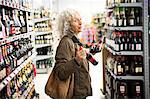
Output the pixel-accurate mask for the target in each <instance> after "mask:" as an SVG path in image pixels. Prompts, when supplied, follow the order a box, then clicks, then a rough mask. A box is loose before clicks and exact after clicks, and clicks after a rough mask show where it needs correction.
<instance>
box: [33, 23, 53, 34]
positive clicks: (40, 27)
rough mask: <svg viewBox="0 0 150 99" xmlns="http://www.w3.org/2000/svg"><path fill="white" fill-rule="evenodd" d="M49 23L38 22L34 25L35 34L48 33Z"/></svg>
mask: <svg viewBox="0 0 150 99" xmlns="http://www.w3.org/2000/svg"><path fill="white" fill-rule="evenodd" d="M48 23H49V21H43V22H38V23H35V26H34V27H35V29H34V30H35V32H46V31H50V30H51V28H50V25H49V24H48Z"/></svg>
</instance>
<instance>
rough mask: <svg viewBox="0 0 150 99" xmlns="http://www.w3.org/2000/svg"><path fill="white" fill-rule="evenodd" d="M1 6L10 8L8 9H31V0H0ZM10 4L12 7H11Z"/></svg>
mask: <svg viewBox="0 0 150 99" xmlns="http://www.w3.org/2000/svg"><path fill="white" fill-rule="evenodd" d="M0 2H1V4H3V5H6V6H10V7H12V6H13V7H21V6H22V7H25V8H31V7H32V0H1V1H0ZM11 4H12V5H11Z"/></svg>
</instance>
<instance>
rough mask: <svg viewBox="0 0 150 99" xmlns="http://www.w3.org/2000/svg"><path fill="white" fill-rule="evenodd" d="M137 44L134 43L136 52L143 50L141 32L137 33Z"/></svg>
mask: <svg viewBox="0 0 150 99" xmlns="http://www.w3.org/2000/svg"><path fill="white" fill-rule="evenodd" d="M137 34H138V35H137V38H136V39H137V43H136V50H138V51H141V50H143V47H142V45H143V43H142V33H141V32H137Z"/></svg>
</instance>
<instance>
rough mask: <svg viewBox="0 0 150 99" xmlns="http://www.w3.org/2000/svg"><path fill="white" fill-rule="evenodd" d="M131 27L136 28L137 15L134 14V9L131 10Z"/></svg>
mask: <svg viewBox="0 0 150 99" xmlns="http://www.w3.org/2000/svg"><path fill="white" fill-rule="evenodd" d="M129 17H130V19H129V20H130V21H129V22H130V26H135V14H134V8H131V12H130V16H129Z"/></svg>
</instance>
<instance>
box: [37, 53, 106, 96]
mask: <svg viewBox="0 0 150 99" xmlns="http://www.w3.org/2000/svg"><path fill="white" fill-rule="evenodd" d="M94 57H95V59H96V60H98V61H99V64H98V65H97V66H93V65H92V64H91V63H90V75H91V79H92V88H93V96H90V97H88V98H87V99H104V96H103V95H102V93H101V91H100V88H102V80H103V79H102V54H101V53H97V54H96V55H95V56H94ZM48 77H49V74H37V76H36V78H35V89H36V91H37V93H39V94H40V99H50V98H49V97H48V96H47V95H46V94H45V92H44V87H45V84H46V82H47V79H48Z"/></svg>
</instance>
